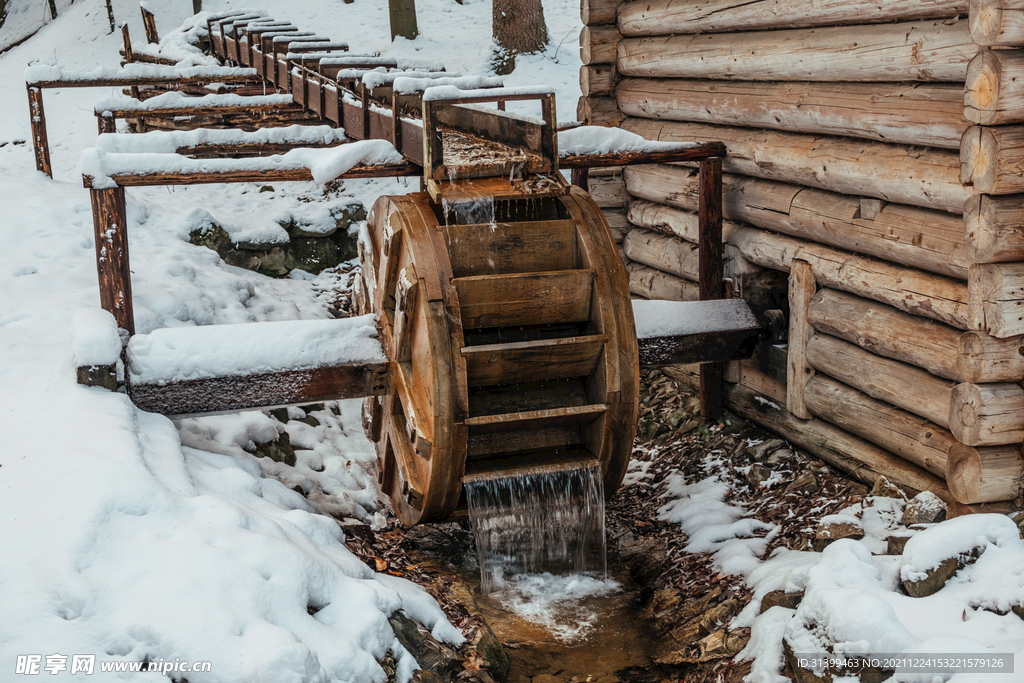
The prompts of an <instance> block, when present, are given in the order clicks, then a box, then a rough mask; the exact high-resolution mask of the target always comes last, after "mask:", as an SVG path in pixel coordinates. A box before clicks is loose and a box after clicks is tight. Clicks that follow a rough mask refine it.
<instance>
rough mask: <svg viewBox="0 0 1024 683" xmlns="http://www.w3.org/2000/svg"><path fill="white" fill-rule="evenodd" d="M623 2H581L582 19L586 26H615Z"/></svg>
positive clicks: (582, 0) (606, 0)
mask: <svg viewBox="0 0 1024 683" xmlns="http://www.w3.org/2000/svg"><path fill="white" fill-rule="evenodd" d="M620 4H622V3H621V0H581V2H580V19H581V20H582V21H583V24H584V25H585V26H593V25H594V24H614V23H615V12H616V10H618V8H619V5H620Z"/></svg>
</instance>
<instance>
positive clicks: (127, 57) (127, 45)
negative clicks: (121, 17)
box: [110, 14, 135, 64]
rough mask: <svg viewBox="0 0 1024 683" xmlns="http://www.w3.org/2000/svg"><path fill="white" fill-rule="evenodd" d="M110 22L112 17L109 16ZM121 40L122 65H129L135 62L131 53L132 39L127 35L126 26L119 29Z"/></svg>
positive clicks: (133, 54)
mask: <svg viewBox="0 0 1024 683" xmlns="http://www.w3.org/2000/svg"><path fill="white" fill-rule="evenodd" d="M110 20H111V21H113V20H114V15H113V14H111V15H110ZM121 39H122V40H124V63H125V64H130V63H131V62H134V61H135V53H134V52H132V38H131V36H130V35H129V34H128V24H125V25H124V26H122V27H121Z"/></svg>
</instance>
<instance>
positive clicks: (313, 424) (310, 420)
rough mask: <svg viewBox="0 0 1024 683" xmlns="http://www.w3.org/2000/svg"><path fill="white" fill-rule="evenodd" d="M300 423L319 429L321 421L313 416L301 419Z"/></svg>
mask: <svg viewBox="0 0 1024 683" xmlns="http://www.w3.org/2000/svg"><path fill="white" fill-rule="evenodd" d="M299 422H302V423H305V424H308V425H309V426H310V427H319V426H320V420H318V419H316V418H315V417H313V416H312V415H307V416H306V417H303V418H301V419H299Z"/></svg>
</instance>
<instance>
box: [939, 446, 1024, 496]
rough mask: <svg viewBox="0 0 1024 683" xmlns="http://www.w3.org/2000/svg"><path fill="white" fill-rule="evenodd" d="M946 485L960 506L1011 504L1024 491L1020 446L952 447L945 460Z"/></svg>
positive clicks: (1023, 468) (1023, 472) (1023, 461)
mask: <svg viewBox="0 0 1024 683" xmlns="http://www.w3.org/2000/svg"><path fill="white" fill-rule="evenodd" d="M946 482H947V485H948V486H949V490H950V492H951V493H952V494H953V495H954V496H955V497H956V499H957V500H958V501H959V502H961V503H965V504H971V503H989V502H995V501H1000V500H1013V499H1014V498H1017V497H1018V496H1020V493H1021V489H1022V487H1024V486H1022V485H1024V459H1022V458H1021V453H1020V446H1017V445H1013V446H1002V447H993V448H972V447H971V446H965V445H963V444H954V445H953V448H951V449H950V451H949V456H948V458H947V459H946Z"/></svg>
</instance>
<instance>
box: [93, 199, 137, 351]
mask: <svg viewBox="0 0 1024 683" xmlns="http://www.w3.org/2000/svg"><path fill="white" fill-rule="evenodd" d="M89 198H90V200H91V203H92V224H93V238H94V240H95V243H96V272H97V275H98V276H99V287H100V306H101V307H102V308H103V310H105V311H110V312H111V313H112V314H113V315H114V320H116V321H117V326H118V327H120V328H122V329H125V330H127V331H128V334H129V335H132V334H135V314H134V309H133V307H132V276H131V266H130V264H129V262H128V214H127V212H126V210H125V202H124V188H122V187H113V188H104V189H93V190H90V191H89Z"/></svg>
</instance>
